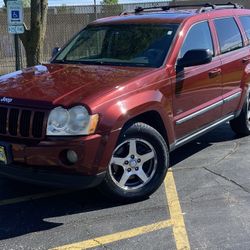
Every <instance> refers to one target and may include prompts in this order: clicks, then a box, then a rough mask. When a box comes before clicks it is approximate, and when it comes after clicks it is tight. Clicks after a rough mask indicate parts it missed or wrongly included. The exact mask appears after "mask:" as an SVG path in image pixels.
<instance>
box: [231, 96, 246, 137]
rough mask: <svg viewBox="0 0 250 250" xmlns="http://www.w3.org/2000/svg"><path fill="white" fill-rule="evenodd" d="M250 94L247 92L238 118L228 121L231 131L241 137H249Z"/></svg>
mask: <svg viewBox="0 0 250 250" xmlns="http://www.w3.org/2000/svg"><path fill="white" fill-rule="evenodd" d="M249 100H250V93H249V92H248V94H247V97H246V100H245V103H244V105H243V108H242V110H241V113H240V115H239V116H238V117H236V118H235V119H233V120H231V121H230V126H231V128H232V130H233V131H234V132H235V133H236V134H238V135H241V136H247V135H250V117H249V114H250V106H249Z"/></svg>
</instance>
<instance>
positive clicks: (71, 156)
mask: <svg viewBox="0 0 250 250" xmlns="http://www.w3.org/2000/svg"><path fill="white" fill-rule="evenodd" d="M67 160H68V161H69V162H70V163H72V164H74V163H76V162H77V161H78V155H77V153H76V152H75V151H73V150H68V151H67Z"/></svg>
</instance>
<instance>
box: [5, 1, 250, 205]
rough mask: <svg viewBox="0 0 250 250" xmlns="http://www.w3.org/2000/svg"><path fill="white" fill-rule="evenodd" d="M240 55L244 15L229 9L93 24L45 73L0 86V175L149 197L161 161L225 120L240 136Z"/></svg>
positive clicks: (246, 63)
mask: <svg viewBox="0 0 250 250" xmlns="http://www.w3.org/2000/svg"><path fill="white" fill-rule="evenodd" d="M188 8H189V9H188ZM249 44H250V10H246V9H244V8H242V7H241V6H239V5H237V4H232V3H229V4H223V5H222V4H221V5H220V4H219V5H210V4H205V5H195V6H190V5H189V6H188V5H187V6H163V7H159V6H158V7H156V8H150V9H149V8H137V9H136V10H135V12H134V13H122V14H121V15H120V16H116V17H109V18H104V19H100V20H97V21H95V22H93V23H91V24H90V25H88V26H87V27H86V28H85V29H83V30H82V31H81V32H80V33H79V34H77V35H76V36H75V37H74V38H73V39H72V40H71V41H70V42H69V43H68V44H67V45H66V46H64V47H63V48H62V49H61V50H60V51H59V52H58V53H57V54H56V55H55V56H54V58H53V59H52V61H51V63H49V64H43V65H38V66H35V67H32V68H27V69H24V70H22V71H18V72H15V73H11V74H8V75H4V76H1V77H0V84H1V89H0V96H1V97H0V135H1V142H0V161H1V165H0V173H1V174H3V175H5V176H8V177H11V178H16V179H20V180H23V181H28V182H35V183H40V184H50V185H51V184H53V185H57V186H69V187H74V188H75V187H86V188H87V187H93V186H97V185H99V187H100V188H101V190H102V191H103V192H104V193H106V194H108V195H110V196H111V197H113V198H115V199H120V200H126V201H131V200H136V199H141V198H144V197H147V196H149V195H150V194H152V193H153V192H154V191H155V190H156V189H157V188H158V187H159V186H160V185H161V183H162V181H163V179H164V177H165V175H166V172H167V169H168V167H169V152H170V151H172V150H174V149H176V148H177V147H179V146H181V145H183V144H185V143H187V142H189V141H190V140H192V139H194V138H196V137H197V136H200V135H202V134H203V133H205V132H207V131H209V130H211V129H213V128H215V127H216V126H218V125H220V124H221V123H224V122H227V121H230V124H231V127H232V129H233V130H234V131H235V132H236V133H238V134H242V135H249V134H250V111H249V109H250V108H249V99H250V94H249V90H250V89H249V83H250V46H249Z"/></svg>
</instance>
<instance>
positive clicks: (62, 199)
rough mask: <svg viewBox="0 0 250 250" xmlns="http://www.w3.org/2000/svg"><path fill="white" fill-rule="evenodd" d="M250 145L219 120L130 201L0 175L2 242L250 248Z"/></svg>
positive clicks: (17, 245)
mask: <svg viewBox="0 0 250 250" xmlns="http://www.w3.org/2000/svg"><path fill="white" fill-rule="evenodd" d="M249 146H250V137H244V138H239V137H236V136H235V134H234V133H233V132H232V131H231V130H230V128H229V126H228V125H223V126H221V127H219V128H217V129H216V130H214V131H212V132H210V133H209V134H207V135H205V136H203V137H201V138H200V139H197V140H196V141H194V142H191V143H189V144H187V145H185V146H183V147H181V148H179V149H178V150H176V151H174V152H173V153H171V166H172V168H171V169H170V171H169V173H168V175H167V177H166V180H165V182H164V184H163V185H162V186H161V188H160V189H159V190H158V191H157V192H156V193H155V194H154V195H152V196H151V197H150V198H149V199H147V200H144V201H141V202H137V203H133V204H117V203H114V202H112V201H109V200H107V199H106V198H105V197H103V196H102V195H100V193H99V192H98V191H97V190H95V189H93V190H86V191H82V190H79V191H70V190H55V189H48V188H44V187H36V186H33V185H28V184H23V183H20V182H16V181H12V180H8V179H5V178H2V177H1V178H0V249H86V248H91V249H157V250H158V249H159V250H161V249H250V237H249V235H250V154H249V148H250V147H249Z"/></svg>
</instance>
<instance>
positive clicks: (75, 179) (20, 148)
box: [0, 130, 119, 188]
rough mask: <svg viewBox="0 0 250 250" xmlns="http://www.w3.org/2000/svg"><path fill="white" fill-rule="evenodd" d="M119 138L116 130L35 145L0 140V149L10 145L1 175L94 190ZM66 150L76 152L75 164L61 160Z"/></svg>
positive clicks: (39, 182)
mask: <svg viewBox="0 0 250 250" xmlns="http://www.w3.org/2000/svg"><path fill="white" fill-rule="evenodd" d="M118 135H119V131H118V130H117V131H112V132H110V133H108V134H104V135H100V134H95V135H90V136H86V137H75V138H49V139H48V140H47V141H40V142H37V143H36V144H34V143H25V142H24V141H22V140H19V141H17V140H14V139H12V140H10V139H9V140H8V139H5V138H1V139H0V146H2V145H5V144H7V145H10V147H8V148H11V149H10V150H9V151H10V153H9V154H10V155H11V158H12V160H11V161H10V162H8V164H7V165H0V174H2V175H4V176H7V177H10V178H15V179H18V180H22V181H25V182H30V183H37V184H43V185H49V186H59V187H72V188H79V187H80V188H87V187H93V186H96V185H98V184H99V183H100V182H101V181H102V179H103V177H104V175H105V172H106V169H107V167H108V164H109V161H110V158H111V155H112V152H113V149H114V147H115V144H116V141H117V137H118ZM22 142H23V143H22ZM24 143H25V144H24ZM5 148H6V146H5ZM67 150H73V151H75V152H76V153H77V155H78V161H77V162H76V163H74V164H67V162H65V161H64V159H63V158H64V157H63V155H64V152H65V151H67ZM7 151H8V150H7ZM7 155H8V152H7Z"/></svg>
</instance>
